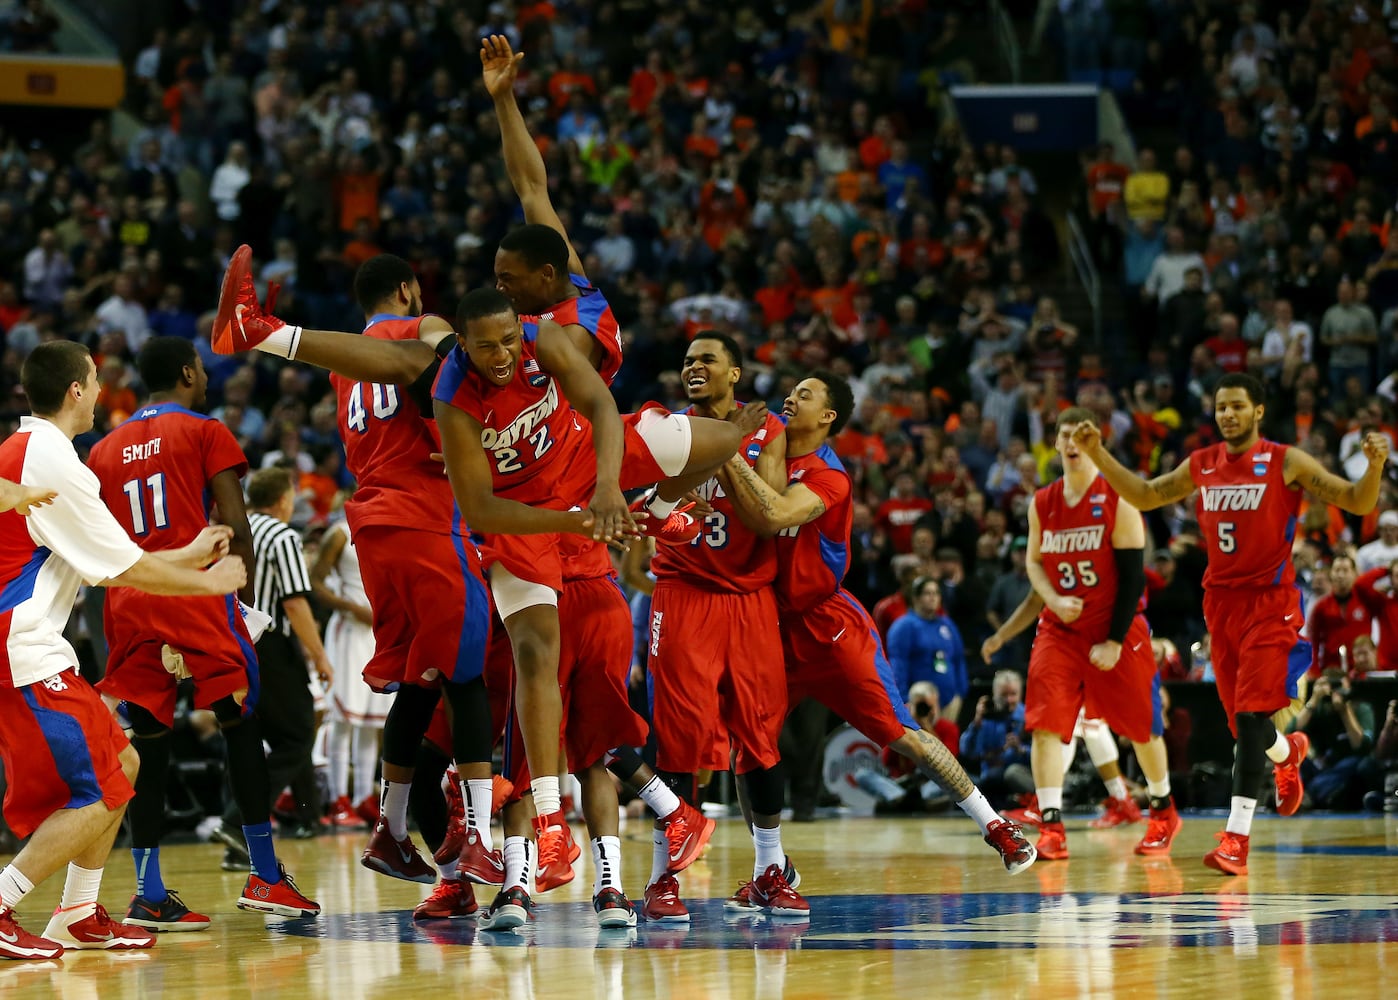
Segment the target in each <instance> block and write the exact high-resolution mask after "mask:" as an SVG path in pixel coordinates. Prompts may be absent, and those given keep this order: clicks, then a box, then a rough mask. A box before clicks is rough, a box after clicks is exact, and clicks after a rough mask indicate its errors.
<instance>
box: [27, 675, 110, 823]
mask: <svg viewBox="0 0 1398 1000" xmlns="http://www.w3.org/2000/svg"><path fill="white" fill-rule="evenodd" d="M128 745H129V743H128V741H127V739H126V736H125V735H124V734H123V733H122V731H121V727H120V726H118V725H117V723H116V719H114V718H113V717H112V713H111V711H110V710H109V709H108V708H107V706H106V705H105V704H104V703H103V702H102V698H101V696H100V695H98V693H97V692H96V690H94V689H93V687H92V685H91V684H89V683H88V682H87V681H85V680H83V679H82V677H81V676H79V674H78V671H77V670H76V668H75V669H72V670H65V671H64V672H63V673H61V674H57V675H55V676H53V677H50V678H49V679H48V680H45V681H39V682H38V683H35V684H30V685H27V686H26V687H22V688H12V687H0V763H3V764H4V765H5V778H6V780H7V781H8V783H9V786H8V787H7V788H6V789H5V821H6V822H7V823H9V824H10V829H11V830H13V831H14V833H15V836H17V837H19V838H20V839H23V838H25V837H27V836H29V835H30V834H31V833H33V832H34V831H35V830H36V829H38V827H39V824H40V823H42V822H43V821H44V820H46V819H48V818H49V817H50V816H52V815H53V814H54V813H56V812H57V811H58V810H60V809H81V808H82V807H83V806H88V805H91V804H92V803H94V802H101V803H103V804H104V805H105V806H106V807H107V808H108V809H117V808H119V807H121V806H123V805H125V804H126V803H127V802H129V801H130V800H131V796H132V795H134V794H135V791H134V790H133V789H132V787H131V782H129V781H127V780H126V775H124V774H122V772H121V761H120V760H119V757H120V755H121V752H122V750H124V749H125V748H126V747H127V746H128Z"/></svg>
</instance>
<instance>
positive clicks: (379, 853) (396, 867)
mask: <svg viewBox="0 0 1398 1000" xmlns="http://www.w3.org/2000/svg"><path fill="white" fill-rule="evenodd" d="M359 863H360V864H361V865H363V866H364V867H365V868H368V869H370V870H371V871H376V872H378V873H379V874H380V875H387V876H388V877H389V878H401V879H403V880H404V881H407V882H422V883H424V884H425V885H431V884H432V883H434V882H436V881H437V873H436V872H435V871H433V870H432V866H431V865H429V864H428V863H427V862H426V861H424V860H422V855H421V854H419V853H418V852H417V845H416V844H414V843H413V838H412V837H404V838H403V839H402V840H394V839H393V834H391V833H389V832H388V824H387V823H385V822H384V821H383V820H382V819H380V820H379V823H378V825H377V826H376V827H374V835H373V836H372V837H370V838H369V846H368V847H366V848H364V853H363V854H362V855H360V857H359Z"/></svg>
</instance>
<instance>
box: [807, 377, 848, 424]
mask: <svg viewBox="0 0 1398 1000" xmlns="http://www.w3.org/2000/svg"><path fill="white" fill-rule="evenodd" d="M807 377H808V378H813V379H817V380H818V381H820V382H821V383H823V384H824V386H825V398H826V399H827V400H828V401H829V403H830V408H831V409H832V410H834V411H835V422H834V423H832V424H831V425H830V436H831V437H834V436H835V435H836V434H838V433H840V431H842V430H844V429H845V424H847V423H849V418H850V417H852V416H854V392H853V391H852V390H851V389H850V387H849V383H848V382H846V381H845V380H844V379H842V378H841V377H840V376H838V375H836V374H835V373H834V372H832V371H827V370H825V369H821V370H820V371H814V372H811V374H810V375H809V376H807Z"/></svg>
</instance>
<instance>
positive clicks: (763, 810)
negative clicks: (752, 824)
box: [740, 762, 786, 816]
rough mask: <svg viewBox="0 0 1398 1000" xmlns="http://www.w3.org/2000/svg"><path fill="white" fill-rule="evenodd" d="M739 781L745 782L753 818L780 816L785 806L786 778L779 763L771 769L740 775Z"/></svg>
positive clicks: (760, 769) (761, 768) (765, 768)
mask: <svg viewBox="0 0 1398 1000" xmlns="http://www.w3.org/2000/svg"><path fill="white" fill-rule="evenodd" d="M740 780H742V781H745V782H747V786H748V802H749V803H751V804H752V811H753V815H755V816H780V815H781V811H782V806H783V805H785V804H786V777H785V775H784V774H783V773H782V766H781V764H780V762H779V763H777V764H775V765H773V766H772V767H759V768H757V769H755V770H752V771H749V772H747V773H746V774H744V775H742V776H741V778H740Z"/></svg>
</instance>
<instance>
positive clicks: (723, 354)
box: [641, 330, 809, 921]
mask: <svg viewBox="0 0 1398 1000" xmlns="http://www.w3.org/2000/svg"><path fill="white" fill-rule="evenodd" d="M742 366H743V354H742V349H741V348H740V347H739V346H738V344H737V343H736V342H735V341H734V340H733V339H732V338H731V337H728V336H725V335H724V334H721V333H716V332H714V331H712V330H704V331H700V332H699V333H697V334H696V335H695V337H694V340H693V341H692V342H691V343H690V345H689V349H688V350H687V351H686V352H685V357H684V366H683V369H682V371H681V377H682V378H683V379H684V384H685V392H686V394H687V395H688V397H689V400H690V407H689V409H688V410H687V411H686V412H687V413H691V414H694V415H696V416H704V417H713V418H715V419H718V420H728V419H730V418H731V417H732V416H734V415H735V413H736V412H737V411H738V410H739V409H740V408H741V407H742V404H740V403H738V402H737V401H736V400H735V399H734V398H733V389H734V387H735V386H736V385H737V384H738V381H739V380H740V379H741V377H742ZM758 411H763V412H765V408H763V407H756V408H755V411H754V412H758ZM738 454H739V456H741V459H742V461H744V462H745V463H748V464H751V465H754V466H755V467H756V469H757V474H758V475H759V476H761V477H762V478H763V480H764V481H766V482H767V483H768V484H769V485H772V486H773V487H778V486H780V485H783V484H784V483H785V480H786V433H785V428H784V426H783V425H782V422H781V420H780V419H778V418H777V417H776V416H775V415H774V414H771V413H766V414H765V417H764V419H763V420H762V422H761V423H759V424H758V425H757V426H756V427H755V428H753V429H752V430H751V431H750V432H749V433H747V434H746V435H745V436H744V438H743V445H742V448H741V449H739V453H738ZM698 492H699V494H700V496H702V497H703V498H704V499H705V500H706V501H707V502H708V504H709V506H710V507H711V508H712V510H711V511H710V512H709V513H708V514H706V515H705V517H704V520H703V525H702V528H701V530H700V533H699V535H698V536H697V537H696V538H695V539H694V540H693V541H691V542H689V543H687V544H670V543H663V542H662V543H661V544H659V545H658V546H657V547H656V553H655V558H654V559H653V560H652V561H651V571H652V572H653V573H654V574H655V593H654V595H653V597H652V602H651V630H650V636H651V638H650V673H651V677H652V679H653V681H654V702H653V706H652V713H651V718H652V721H653V722H654V723H655V731H656V743H657V749H656V767H657V770H658V771H659V772H660V773H661V774H662V775H663V776H664V777H665V778H666V779H667V782H668V783H669V784H670V785H671V786H672V787H674V788H676V789H678V790H679V791H680V793H681V794H682V795H683V796H685V797H687V798H689V799H690V800H691V801H693V799H694V797H695V794H694V789H695V777H696V774H697V772H699V771H701V770H712V771H724V770H727V769H728V767H729V746H730V743H731V745H733V746H735V747H740V748H741V749H742V750H743V751H744V753H743V764H744V766H745V767H746V768H747V771H746V773H745V774H744V779H745V781H746V783H747V791H748V796H749V797H750V799H751V801H752V806H753V837H754V840H755V843H756V851H757V860H756V864H755V870H754V875H753V878H754V879H755V880H756V879H761V878H762V877H763V876H764V874H765V873H766V871H767V869H768V868H769V867H771V866H773V865H775V866H776V868H777V870H778V871H781V870H782V869H783V868H784V867H785V864H786V860H785V854H784V853H783V851H782V847H781V809H782V798H783V794H784V791H785V783H784V781H783V777H782V774H781V772H780V770H779V769H778V765H779V764H780V761H781V755H780V752H779V751H778V749H777V741H778V739H779V737H780V735H781V727H782V721H783V720H784V719H785V717H786V708H787V706H786V675H785V671H784V670H783V666H782V647H781V639H780V637H779V630H778V621H777V604H776V598H775V596H774V594H773V591H772V589H771V585H772V583H773V581H774V580H775V579H776V576H777V555H776V547H775V545H774V544H773V543H772V541H771V539H770V538H767V537H764V536H762V535H759V534H758V533H757V532H755V531H753V530H752V529H751V528H749V527H748V526H747V525H746V524H744V523H743V521H742V520H741V519H740V518H739V517H738V516H737V515H736V513H735V512H734V510H733V504H732V502H731V501H730V500H729V499H728V497H727V495H726V494H725V492H724V490H723V488H722V487H720V486H719V482H718V480H717V479H716V478H715V479H710V480H709V481H708V482H706V483H704V484H703V485H702V486H700V487H699V490H698ZM716 731H717V732H716ZM653 843H654V851H653V858H652V864H651V874H650V880H649V883H648V884H647V886H646V895H645V903H644V906H643V908H642V911H641V912H642V915H644V916H645V918H646V919H647V920H660V921H686V920H688V919H689V911H688V910H687V909H686V908H685V906H684V903H683V902H682V901H681V900H680V897H679V883H678V881H677V880H676V879H675V876H674V873H673V871H672V870H671V866H670V864H669V859H668V854H667V849H666V841H665V838H664V836H663V835H662V833H661V830H660V827H659V825H658V824H657V828H656V832H655V835H654V841H653ZM767 901H768V903H769V909H770V910H771V912H775V913H777V914H778V915H787V916H791V915H801V914H806V913H809V906H808V905H807V904H806V901H805V900H804V899H802V898H801V897H800V895H799V894H798V893H796V891H795V888H794V887H792V886H788V887H787V888H786V890H785V891H784V892H778V891H777V890H776V888H775V887H772V892H771V898H768V900H767Z"/></svg>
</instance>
